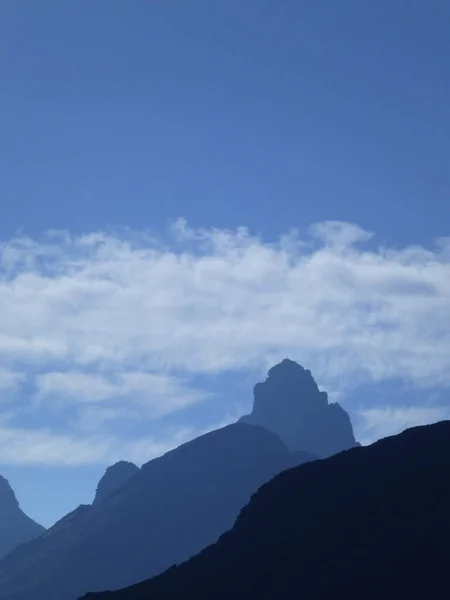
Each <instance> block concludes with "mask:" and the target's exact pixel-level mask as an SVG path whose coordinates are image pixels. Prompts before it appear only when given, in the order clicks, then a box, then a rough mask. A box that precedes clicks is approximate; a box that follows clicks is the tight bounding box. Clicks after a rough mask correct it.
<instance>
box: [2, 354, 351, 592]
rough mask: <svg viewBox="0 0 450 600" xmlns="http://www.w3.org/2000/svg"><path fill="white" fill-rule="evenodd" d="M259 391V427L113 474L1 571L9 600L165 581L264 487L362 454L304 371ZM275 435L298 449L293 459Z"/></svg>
mask: <svg viewBox="0 0 450 600" xmlns="http://www.w3.org/2000/svg"><path fill="white" fill-rule="evenodd" d="M255 390H256V391H255V408H254V411H253V413H252V415H250V416H249V417H247V419H246V420H247V421H254V424H253V423H236V424H234V425H230V426H228V427H225V428H223V429H220V430H217V431H214V432H212V433H209V434H207V435H204V436H201V437H200V438H197V439H196V440H194V441H192V442H189V443H187V444H184V445H183V446H180V447H179V448H177V449H176V450H173V451H172V452H169V453H167V454H165V455H164V456H163V457H161V458H158V459H155V460H152V461H150V462H149V463H147V464H146V465H144V466H143V467H142V469H141V470H138V469H137V467H135V466H134V465H130V464H129V463H128V464H127V463H118V464H117V465H115V466H114V467H112V468H111V469H109V470H108V471H107V473H106V474H105V476H104V478H103V479H102V481H101V482H100V484H99V487H98V491H97V496H96V499H95V501H94V503H93V505H92V506H84V507H79V509H77V510H76V511H74V512H73V513H71V514H70V515H68V516H67V517H65V518H64V519H62V520H61V521H60V522H59V523H57V524H56V525H55V526H54V527H52V528H51V529H50V530H49V531H48V532H47V533H46V534H45V535H44V536H43V537H42V538H41V539H39V540H37V541H35V542H33V543H31V544H29V545H27V546H26V547H23V548H21V549H20V551H17V552H15V553H13V555H11V556H9V557H8V559H7V560H5V561H2V562H0V600H6V599H7V600H12V598H17V600H73V598H75V597H76V596H77V595H81V594H82V593H84V592H87V591H91V590H102V589H108V588H109V589H111V588H116V589H117V588H119V587H122V586H125V585H129V584H131V583H135V582H137V581H140V580H143V579H146V578H148V577H150V576H152V575H155V574H157V573H161V572H162V571H163V570H164V569H166V568H167V567H169V566H170V565H171V564H173V563H177V562H181V561H183V560H186V559H187V558H189V557H190V556H193V555H194V554H195V553H197V552H199V551H200V550H202V549H203V548H204V547H206V546H207V545H209V544H211V543H213V542H215V541H216V540H217V539H218V537H219V536H220V535H221V534H222V533H223V532H224V531H226V530H227V529H229V528H230V527H232V526H233V523H234V521H235V519H236V517H237V516H238V514H239V511H240V509H241V508H242V507H243V506H244V505H245V503H246V502H248V500H249V498H250V496H251V494H252V493H254V492H255V491H256V490H257V489H258V487H259V486H260V485H262V484H263V483H265V482H266V481H268V480H269V479H270V478H271V477H273V476H274V475H276V474H277V473H279V472H280V471H282V470H284V469H286V468H289V467H291V466H293V465H296V464H301V463H304V462H307V461H310V460H315V459H316V458H318V455H316V454H314V453H313V452H311V450H310V448H312V447H316V448H318V449H320V450H321V452H322V455H324V454H329V453H330V452H331V451H332V449H334V450H335V451H339V450H343V449H345V448H347V447H349V446H351V445H355V440H354V437H353V432H352V428H351V423H350V419H349V418H348V415H347V414H346V413H345V412H344V411H343V410H342V409H341V408H339V407H338V408H333V405H328V402H327V399H326V394H324V393H322V392H319V390H318V389H317V386H316V385H315V383H314V380H313V379H312V377H311V374H310V373H309V372H308V371H305V370H304V369H302V367H300V366H299V365H297V364H296V363H293V362H292V361H287V360H286V361H283V362H282V363H281V364H280V365H278V366H277V367H275V368H273V369H271V371H270V372H269V377H268V379H267V381H266V383H264V384H258V385H257V386H256V388H255ZM278 413H279V414H280V415H281V416H280V417H279V418H278V417H277V415H278ZM330 415H331V416H330ZM333 415H334V416H333ZM336 415H337V416H336ZM282 425H283V427H282ZM269 430H272V431H269ZM275 433H280V435H283V438H284V439H285V440H288V441H290V442H292V443H290V447H291V448H292V450H293V451H292V452H290V451H289V449H288V448H287V446H286V442H285V443H283V441H282V440H281V439H280V436H279V435H276V434H275ZM289 434H292V435H291V437H289ZM314 436H316V437H317V438H318V439H317V440H315V437H314ZM302 444H304V448H305V449H306V451H305V449H303V448H302ZM114 488H116V491H113V490H114ZM15 594H17V596H15Z"/></svg>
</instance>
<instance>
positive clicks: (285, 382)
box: [240, 358, 359, 458]
mask: <svg viewBox="0 0 450 600" xmlns="http://www.w3.org/2000/svg"><path fill="white" fill-rule="evenodd" d="M240 421H241V422H243V423H249V424H251V425H260V426H261V427H265V428H266V429H268V430H269V431H273V433H276V434H277V435H279V436H280V438H281V439H282V440H283V442H284V443H285V444H286V446H287V447H288V448H289V449H290V450H306V451H307V452H311V453H312V454H315V455H317V456H320V457H322V458H325V457H327V456H331V455H333V454H336V453H337V452H341V451H342V450H348V449H349V448H353V447H355V446H358V445H359V444H357V442H356V440H355V436H354V435H353V428H352V424H351V421H350V417H349V416H348V414H347V413H346V412H345V410H344V409H343V408H342V407H341V406H340V405H339V404H334V403H333V404H329V403H328V396H327V393H326V392H321V391H320V390H319V388H318V387H317V384H316V382H315V381H314V378H313V377H312V375H311V372H310V371H309V370H306V369H304V368H303V367H301V366H300V365H299V364H297V363H296V362H294V361H292V360H289V359H287V358H286V359H284V360H283V361H281V363H279V364H277V365H275V366H274V367H272V368H271V369H270V371H269V374H268V377H267V379H266V380H265V382H264V383H257V384H256V385H255V387H254V404H253V411H252V412H251V414H250V415H245V416H244V417H242V418H241V419H240Z"/></svg>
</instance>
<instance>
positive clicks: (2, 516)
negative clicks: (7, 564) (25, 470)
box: [0, 475, 45, 559]
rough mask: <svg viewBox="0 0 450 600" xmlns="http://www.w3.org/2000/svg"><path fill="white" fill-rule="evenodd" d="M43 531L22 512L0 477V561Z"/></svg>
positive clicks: (4, 481)
mask: <svg viewBox="0 0 450 600" xmlns="http://www.w3.org/2000/svg"><path fill="white" fill-rule="evenodd" d="M44 531H45V529H44V527H42V526H41V525H38V524H37V523H35V522H34V521H33V520H32V519H30V517H27V515H26V514H25V513H24V512H22V510H21V508H20V506H19V502H18V501H17V498H16V495H15V493H14V491H13V489H12V487H11V486H10V485H9V482H8V480H7V479H5V478H4V477H2V476H1V475H0V559H1V558H3V557H4V556H6V555H7V554H8V553H9V552H11V551H12V550H14V548H16V547H17V546H19V545H20V544H23V543H25V542H29V541H31V540H32V539H34V538H35V537H38V536H39V535H41V533H43V532H44Z"/></svg>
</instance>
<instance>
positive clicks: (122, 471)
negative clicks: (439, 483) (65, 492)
mask: <svg viewBox="0 0 450 600" xmlns="http://www.w3.org/2000/svg"><path fill="white" fill-rule="evenodd" d="M139 470H140V469H139V467H137V466H136V465H135V464H134V463H131V462H127V461H125V460H121V461H120V462H118V463H116V464H114V465H112V466H111V467H108V468H107V469H106V472H105V474H104V475H103V477H102V478H101V479H100V481H99V484H98V487H97V492H96V494H95V499H94V502H93V504H98V503H99V502H103V500H104V499H105V498H107V497H108V496H110V495H111V494H112V493H113V492H115V491H116V490H117V489H119V488H120V487H121V486H122V485H123V484H124V483H125V482H126V481H128V479H130V477H132V476H133V475H136V473H139Z"/></svg>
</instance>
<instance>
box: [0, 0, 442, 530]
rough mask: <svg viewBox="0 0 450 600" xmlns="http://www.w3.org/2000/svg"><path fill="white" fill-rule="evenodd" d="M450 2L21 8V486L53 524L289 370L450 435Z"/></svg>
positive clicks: (4, 421) (346, 401)
mask: <svg viewBox="0 0 450 600" xmlns="http://www.w3.org/2000/svg"><path fill="white" fill-rule="evenodd" d="M449 18H450V5H449V3H448V2H447V1H446V0H442V1H441V0H431V1H430V2H428V3H424V2H422V1H421V0H420V1H419V0H410V1H408V2H406V1H400V0H390V1H387V0H379V1H378V2H376V3H375V2H374V3H372V2H370V3H369V2H361V1H359V0H343V1H342V2H334V1H332V0H324V1H323V2H316V1H315V0H314V1H313V0H309V1H301V2H300V1H298V0H277V1H276V2H274V1H273V0H270V1H269V0H239V1H237V0H227V1H226V2H225V1H224V2H221V1H217V2H211V1H210V0H190V1H189V2H186V1H185V0H173V1H164V2H163V1H152V2H138V1H135V0H131V1H127V2H125V1H122V2H108V1H106V0H103V1H101V0H97V1H96V2H85V3H81V2H64V3H63V2H60V1H57V0H52V1H50V0H41V1H40V2H34V1H32V0H28V1H26V0H24V1H23V2H14V1H13V0H10V1H5V2H2V3H1V6H0V131H1V138H0V199H1V208H2V211H1V219H0V244H1V246H0V269H1V279H0V388H1V398H2V401H1V403H0V472H1V473H2V474H3V475H5V476H7V477H8V478H9V479H10V481H11V483H12V485H13V487H15V489H16V491H17V494H18V496H19V499H20V501H21V504H22V506H23V507H24V508H25V510H27V512H28V513H29V514H30V515H31V516H33V517H35V518H37V519H39V520H40V521H41V522H43V523H44V524H46V525H48V524H50V523H51V522H52V521H53V520H54V519H56V518H57V517H59V516H62V515H63V514H64V513H65V512H67V511H68V510H70V509H72V508H74V507H75V506H76V505H77V504H79V503H81V502H88V501H90V499H91V497H92V494H93V491H94V488H95V483H96V480H97V479H98V477H99V476H100V475H101V473H102V471H103V469H104V467H105V466H106V465H107V464H109V463H110V462H112V461H114V460H117V459H120V458H129V459H133V460H135V461H137V462H139V463H140V462H144V461H145V460H147V459H149V458H151V457H152V456H154V455H156V454H158V453H161V452H163V451H165V450H166V449H168V448H170V447H172V446H173V445H176V444H178V443H180V442H181V441H184V440H187V439H189V438H191V437H193V436H195V435H197V434H199V433H201V432H203V431H207V430H208V429H210V428H212V427H216V426H218V425H221V424H223V423H226V422H229V421H232V420H234V419H236V418H237V416H239V415H240V414H242V412H243V411H245V410H249V408H250V406H251V400H252V386H253V384H254V383H255V382H256V381H258V380H259V379H261V378H263V377H264V373H265V371H266V370H267V368H268V367H269V366H270V365H271V364H273V363H274V362H276V361H277V360H279V359H280V358H283V357H284V356H289V357H290V358H293V359H296V360H298V361H299V362H301V363H302V364H303V365H304V366H305V367H308V368H311V369H312V371H313V374H314V375H315V376H316V379H317V381H318V382H319V384H320V385H321V386H322V387H323V388H324V389H327V390H328V391H329V393H330V399H332V400H339V401H340V402H342V404H343V405H344V406H345V407H346V408H347V409H348V410H349V412H350V413H351V416H352V419H353V421H354V423H355V427H356V431H357V435H358V437H359V438H360V439H362V440H363V441H367V442H369V441H371V440H373V439H375V438H377V437H379V436H382V435H386V434H389V433H395V432H396V431H398V430H400V429H402V428H404V427H406V426H409V425H414V424H417V423H422V422H430V421H433V420H439V419H441V418H446V417H447V416H449V414H450V410H449V403H448V388H449V386H450V378H449V375H448V373H449V372H450V371H449V367H450V358H449V357H450V352H449V350H450V326H449V323H450V241H449V239H450V238H449V236H450V198H449V191H450V169H449V168H448V164H449V159H450V103H449V102H448V98H449V96H450V72H449V70H450V65H449V60H448V57H449V56H450V38H449V36H448V23H449Z"/></svg>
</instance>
